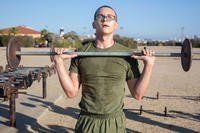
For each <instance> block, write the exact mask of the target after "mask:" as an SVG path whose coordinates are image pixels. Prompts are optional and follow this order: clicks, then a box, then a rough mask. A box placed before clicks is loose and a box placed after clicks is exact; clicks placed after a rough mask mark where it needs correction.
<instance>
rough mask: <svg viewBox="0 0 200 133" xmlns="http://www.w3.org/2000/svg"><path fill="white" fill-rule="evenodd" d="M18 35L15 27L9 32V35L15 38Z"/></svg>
mask: <svg viewBox="0 0 200 133" xmlns="http://www.w3.org/2000/svg"><path fill="white" fill-rule="evenodd" d="M16 34H17V29H16V28H15V27H12V28H11V29H10V31H9V35H13V36H15V35H16Z"/></svg>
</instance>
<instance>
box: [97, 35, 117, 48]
mask: <svg viewBox="0 0 200 133" xmlns="http://www.w3.org/2000/svg"><path fill="white" fill-rule="evenodd" d="M114 43H115V42H114V40H113V35H105V36H101V37H99V36H97V37H96V47H98V48H102V49H103V48H109V47H112V46H113V45H114Z"/></svg>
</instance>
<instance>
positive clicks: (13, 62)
mask: <svg viewBox="0 0 200 133" xmlns="http://www.w3.org/2000/svg"><path fill="white" fill-rule="evenodd" d="M16 51H21V47H20V43H19V41H18V40H17V39H16V38H14V37H13V38H11V39H10V40H9V42H8V46H7V48H6V58H7V63H8V66H9V67H10V68H16V67H18V65H19V63H20V60H21V56H20V55H16Z"/></svg>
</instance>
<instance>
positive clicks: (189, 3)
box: [0, 0, 200, 40]
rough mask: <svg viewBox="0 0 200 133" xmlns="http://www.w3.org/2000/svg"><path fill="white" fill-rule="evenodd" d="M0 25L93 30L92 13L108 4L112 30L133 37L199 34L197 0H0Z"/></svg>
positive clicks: (80, 30)
mask: <svg viewBox="0 0 200 133" xmlns="http://www.w3.org/2000/svg"><path fill="white" fill-rule="evenodd" d="M0 4H1V12H0V28H6V27H11V26H18V25H26V26H30V27H33V28H34V29H36V30H38V31H40V30H42V29H47V30H49V31H50V32H54V33H59V28H60V27H64V30H65V32H69V31H75V32H76V33H77V34H79V35H81V34H90V33H94V29H93V28H92V21H93V14H94V12H95V10H96V9H97V8H98V7H99V6H101V5H109V6H112V7H113V8H114V9H115V10H116V12H117V14H118V18H119V29H118V30H117V31H116V34H119V35H122V36H129V37H133V38H148V39H161V40H165V39H174V38H180V37H181V27H184V34H185V35H187V36H189V37H192V36H194V35H197V36H200V0H101V1H100V0H1V3H0Z"/></svg>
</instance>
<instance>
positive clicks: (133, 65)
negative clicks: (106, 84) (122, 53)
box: [126, 58, 141, 81]
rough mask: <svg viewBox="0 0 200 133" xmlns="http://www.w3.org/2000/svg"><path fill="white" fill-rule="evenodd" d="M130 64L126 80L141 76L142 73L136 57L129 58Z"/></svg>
mask: <svg viewBox="0 0 200 133" xmlns="http://www.w3.org/2000/svg"><path fill="white" fill-rule="evenodd" d="M128 62H129V65H128V70H127V75H126V81H127V80H129V79H132V78H139V77H140V75H141V73H140V70H139V65H138V61H137V60H136V59H132V58H131V59H128Z"/></svg>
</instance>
